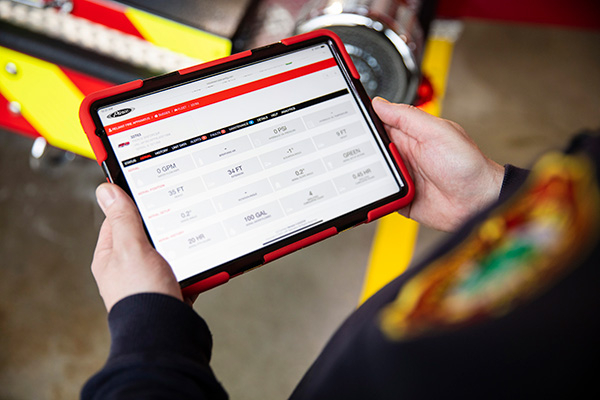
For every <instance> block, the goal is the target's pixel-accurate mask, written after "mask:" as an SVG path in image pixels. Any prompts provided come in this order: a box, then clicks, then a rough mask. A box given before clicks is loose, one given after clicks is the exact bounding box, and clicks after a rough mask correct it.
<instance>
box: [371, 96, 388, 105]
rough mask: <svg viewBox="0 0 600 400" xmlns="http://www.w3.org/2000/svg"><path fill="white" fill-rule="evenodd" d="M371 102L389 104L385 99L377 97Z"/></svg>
mask: <svg viewBox="0 0 600 400" xmlns="http://www.w3.org/2000/svg"><path fill="white" fill-rule="evenodd" d="M373 101H382V102H384V103H389V101H387V100H386V99H384V98H383V97H380V96H377V97H375V98H374V99H373Z"/></svg>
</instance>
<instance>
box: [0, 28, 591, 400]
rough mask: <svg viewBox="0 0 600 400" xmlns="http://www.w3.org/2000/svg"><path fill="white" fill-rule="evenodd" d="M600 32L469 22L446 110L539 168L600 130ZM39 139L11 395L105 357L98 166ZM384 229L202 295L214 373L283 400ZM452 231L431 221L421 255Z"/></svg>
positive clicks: (11, 213) (2, 135)
mask: <svg viewBox="0 0 600 400" xmlns="http://www.w3.org/2000/svg"><path fill="white" fill-rule="evenodd" d="M599 49H600V33H597V32H596V33H591V32H584V31H578V30H567V29H557V28H548V27H536V26H522V25H508V24H496V23H489V22H485V23H483V22H467V23H466V24H465V29H464V31H463V33H462V35H461V37H460V39H459V40H458V42H457V44H456V48H455V52H454V58H453V62H452V66H451V70H450V76H449V84H448V91H447V96H446V100H445V103H444V112H443V115H444V117H446V118H449V119H453V120H455V121H457V122H459V123H460V124H462V125H463V126H464V127H465V129H466V130H467V132H469V133H470V135H471V136H472V137H473V138H474V139H475V141H476V142H477V143H478V144H479V145H480V146H481V148H482V149H483V150H484V152H486V153H487V154H488V155H490V156H491V157H492V158H494V159H496V160H497V161H498V162H500V163H507V162H511V163H514V164H516V165H519V166H528V165H530V163H531V161H532V160H533V159H535V158H536V156H538V155H539V154H540V153H541V152H543V151H545V150H547V149H553V148H562V147H563V146H564V145H565V144H566V143H567V141H568V138H569V137H570V136H571V135H572V133H574V132H576V131H578V130H580V129H582V128H586V127H600V51H599ZM31 144H32V141H31V140H30V139H27V138H24V137H20V136H17V135H14V134H9V133H6V132H0V257H1V261H0V399H70V398H76V397H77V396H78V393H79V390H80V387H81V386H82V385H83V383H84V382H85V380H86V379H87V378H88V377H89V376H90V375H91V374H93V373H94V372H95V371H96V370H98V369H99V368H100V367H101V366H102V365H103V363H104V360H105V357H106V355H107V352H108V347H109V338H108V332H107V324H106V314H105V310H104V307H103V305H102V302H101V299H100V297H99V295H98V293H97V289H96V287H95V284H94V282H93V279H92V276H91V273H90V271H89V265H90V261H91V256H92V251H93V248H94V246H95V240H96V235H97V231H98V228H99V226H100V223H101V221H102V219H103V216H102V214H101V212H100V211H99V209H98V208H97V206H96V205H95V200H94V188H95V187H96V185H97V184H98V183H100V182H101V181H102V180H103V176H102V173H101V172H100V169H99V168H98V166H97V165H96V164H95V163H94V162H93V161H90V160H86V159H82V158H77V159H76V160H75V161H74V162H72V163H71V164H70V165H68V166H67V167H65V168H63V169H62V170H61V171H60V175H59V176H52V175H48V174H45V173H40V172H33V171H32V170H31V169H30V167H29V165H28V157H29V156H28V154H29V150H30V147H31ZM374 228H375V226H374V225H370V226H361V227H359V228H357V229H354V230H351V231H348V232H345V233H343V234H342V235H339V236H337V237H334V238H331V239H328V240H327V241H325V242H322V243H320V244H317V245H315V246H312V247H311V248H309V249H306V250H303V251H301V252H298V253H295V254H293V255H290V256H288V257H285V258H284V259H281V260H278V261H276V262H274V263H273V264H271V265H269V266H266V267H264V268H262V269H258V270H256V271H254V272H252V273H250V274H248V275H246V276H244V277H240V278H237V279H234V280H233V281H231V282H230V283H228V284H227V285H224V286H222V287H219V288H216V289H214V290H212V291H210V292H208V293H205V294H203V295H201V296H200V298H199V299H198V301H197V302H196V305H195V309H196V310H197V311H198V312H199V313H200V314H201V315H203V316H204V317H205V318H206V320H207V321H208V324H209V326H210V327H211V329H212V332H213V335H214V342H215V345H214V355H213V368H214V370H215V372H216V374H217V376H218V377H219V379H220V380H221V381H222V383H223V384H224V385H225V387H226V388H227V390H228V391H229V393H230V396H231V398H233V399H281V398H285V397H286V396H288V395H289V393H290V392H291V391H292V389H293V387H294V385H295V384H296V382H297V381H298V380H299V379H300V377H301V376H302V374H303V372H304V371H305V370H306V369H307V368H308V367H309V365H310V364H311V362H312V360H314V358H315V357H316V356H317V354H318V353H319V351H320V349H321V348H322V346H323V345H324V343H325V342H326V340H327V339H328V337H329V336H330V335H331V334H332V333H333V331H334V330H335V328H336V327H337V326H338V325H339V324H340V322H341V321H342V320H343V319H344V318H345V317H346V316H347V315H348V313H350V312H351V311H352V310H353V309H354V308H355V306H356V304H357V300H358V298H359V293H360V288H361V282H362V279H363V276H364V271H365V265H366V263H367V259H368V254H369V249H370V243H371V238H372V235H373V232H374ZM439 236H442V235H441V234H440V233H439V232H432V231H430V230H427V229H422V230H421V232H420V238H419V245H418V248H417V254H423V253H424V252H427V248H428V247H429V246H431V245H432V243H433V242H434V241H435V240H437V239H439Z"/></svg>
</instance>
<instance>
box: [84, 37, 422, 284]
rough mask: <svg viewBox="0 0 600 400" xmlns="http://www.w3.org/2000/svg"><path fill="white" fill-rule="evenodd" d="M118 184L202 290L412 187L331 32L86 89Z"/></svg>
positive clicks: (393, 201)
mask: <svg viewBox="0 0 600 400" xmlns="http://www.w3.org/2000/svg"><path fill="white" fill-rule="evenodd" d="M80 118H81V121H82V125H83V127H84V130H85V132H86V134H87V135H88V138H89V140H90V143H91V145H92V148H93V150H94V152H95V154H96V158H97V161H98V163H99V164H100V165H101V166H102V168H103V170H104V172H105V173H106V176H107V178H108V180H109V181H111V182H113V183H116V184H117V185H119V186H121V187H122V188H123V189H125V191H126V192H127V193H128V194H129V195H130V196H131V197H132V198H133V200H134V201H135V203H136V205H137V207H138V209H139V212H140V215H141V217H142V220H143V222H144V225H145V228H146V232H147V234H148V237H149V239H150V241H151V242H152V244H153V246H154V247H155V248H156V249H157V250H158V252H159V253H160V254H161V255H162V256H163V257H164V258H165V259H166V260H167V261H168V263H169V264H170V265H171V267H172V268H173V272H174V273H175V276H176V277H177V280H178V281H179V282H180V284H181V286H182V288H187V291H188V292H198V291H202V290H205V289H207V288H210V287H212V286H215V285H217V284H220V283H223V282H226V281H227V280H229V278H230V277H233V276H236V275H239V274H241V273H243V272H245V271H248V270H250V269H252V268H254V267H257V266H259V265H262V264H265V263H267V262H269V261H272V260H274V259H276V258H279V257H281V256H282V255H285V254H288V253H290V252H292V251H295V250H298V249H300V248H302V247H305V246H307V245H309V244H311V243H314V242H316V241H319V240H322V239H324V238H326V237H328V236H331V235H334V234H336V233H338V232H340V231H343V230H344V229H347V228H349V227H352V226H355V225H358V224H361V223H364V222H369V221H372V220H373V219H376V218H378V217H380V216H382V215H385V214H387V213H390V212H392V211H394V210H397V209H399V208H401V207H404V206H406V205H407V204H408V203H409V202H410V201H411V199H412V197H413V193H414V190H413V184H412V182H411V180H410V177H409V176H408V174H407V171H406V169H405V167H404V165H403V163H402V160H401V159H400V156H399V154H398V151H397V149H396V147H395V146H394V145H393V144H392V143H391V142H390V140H389V138H388V137H387V135H386V133H385V130H384V129H383V126H382V125H381V122H380V121H379V120H378V119H377V117H376V115H375V114H374V112H373V110H372V108H371V104H370V100H369V98H368V96H367V95H366V93H365V90H364V89H363V87H362V86H361V84H360V79H359V75H358V73H357V72H356V69H355V68H354V66H353V65H352V62H351V60H350V58H349V56H348V55H347V53H346V52H345V49H344V46H343V44H342V43H341V41H340V40H339V38H338V37H337V36H335V34H333V33H331V32H329V31H316V32H310V33H308V34H304V35H300V36H296V37H292V38H289V39H286V40H283V41H282V42H280V43H277V44H273V45H270V46H266V47H263V48H259V49H256V50H251V51H250V50H249V51H246V52H243V53H238V54H235V55H232V56H230V57H227V58H225V59H222V60H217V61H214V62H210V63H207V64H203V65H199V66H195V67H191V68H187V69H183V70H180V71H176V72H173V73H170V74H167V75H163V76H159V77H156V78H151V79H148V80H144V81H141V80H138V81H134V82H130V83H127V84H124V85H120V86H117V87H114V88H109V89H107V90H103V91H101V92H96V93H94V94H91V95H89V96H88V97H86V98H85V100H84V101H83V103H82V105H81V109H80Z"/></svg>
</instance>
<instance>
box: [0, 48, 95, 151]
mask: <svg viewBox="0 0 600 400" xmlns="http://www.w3.org/2000/svg"><path fill="white" fill-rule="evenodd" d="M9 63H13V64H14V65H15V66H16V74H11V73H9V72H8V71H7V70H6V68H5V66H6V65H7V64H9ZM0 66H2V69H1V70H0V93H2V95H3V96H4V97H6V98H7V99H8V100H9V101H16V102H18V103H19V104H20V105H21V114H22V115H23V117H24V118H25V119H26V120H27V121H28V122H29V123H30V124H31V125H32V126H33V127H34V128H35V130H37V131H38V132H39V133H40V135H42V136H43V137H44V138H45V139H46V140H47V141H48V143H50V144H51V145H53V146H56V147H59V148H61V149H64V150H67V151H72V152H74V153H77V154H81V155H84V156H86V157H89V158H94V153H93V152H92V149H91V147H90V144H89V142H88V140H87V138H86V136H85V133H84V132H83V129H82V128H81V125H80V123H79V115H78V112H79V104H80V103H81V100H83V94H82V93H81V91H80V90H79V89H78V88H77V87H76V86H75V85H74V84H73V82H71V80H70V79H69V78H68V77H67V76H66V75H65V74H64V73H63V72H62V70H61V69H60V68H58V67H57V66H56V65H54V64H51V63H49V62H46V61H42V60H40V59H37V58H34V57H30V56H28V55H25V54H22V53H19V52H16V51H14V50H10V49H7V48H5V47H0Z"/></svg>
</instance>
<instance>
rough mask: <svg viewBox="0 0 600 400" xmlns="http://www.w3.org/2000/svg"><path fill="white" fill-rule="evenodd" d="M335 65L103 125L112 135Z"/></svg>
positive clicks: (279, 76)
mask: <svg viewBox="0 0 600 400" xmlns="http://www.w3.org/2000/svg"><path fill="white" fill-rule="evenodd" d="M335 65H336V62H335V59H334V58H328V59H326V60H323V61H319V62H316V63H313V64H309V65H305V66H303V67H300V68H296V69H292V70H290V71H286V72H282V73H280V74H277V75H273V76H269V77H267V78H263V79H259V80H256V81H253V82H249V83H246V84H244V85H240V86H235V87H232V88H230V89H226V90H223V91H220V92H216V93H212V94H209V95H207V96H204V97H200V98H198V99H194V100H190V101H186V102H184V103H179V104H175V105H172V106H169V107H165V108H161V109H160V110H156V111H153V112H149V113H146V114H143V115H139V116H137V117H134V118H130V119H127V120H125V121H121V122H116V123H114V124H111V125H107V126H106V127H105V129H106V133H107V134H108V135H114V134H115V133H119V132H123V131H126V130H128V129H133V128H137V127H138V126H143V125H146V124H149V123H152V122H156V121H159V120H162V119H166V118H170V117H174V116H176V115H179V114H183V113H185V112H189V111H192V110H196V109H198V108H201V107H205V106H208V105H210V104H214V103H218V102H220V101H223V100H227V99H230V98H232V97H237V96H241V95H243V94H247V93H250V92H254V91H256V90H259V89H264V88H266V87H269V86H273V85H277V84H278V83H283V82H286V81H290V80H292V79H296V78H300V77H301V76H305V75H309V74H312V73H315V72H318V71H321V70H324V69H327V68H331V67H334V66H335Z"/></svg>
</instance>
